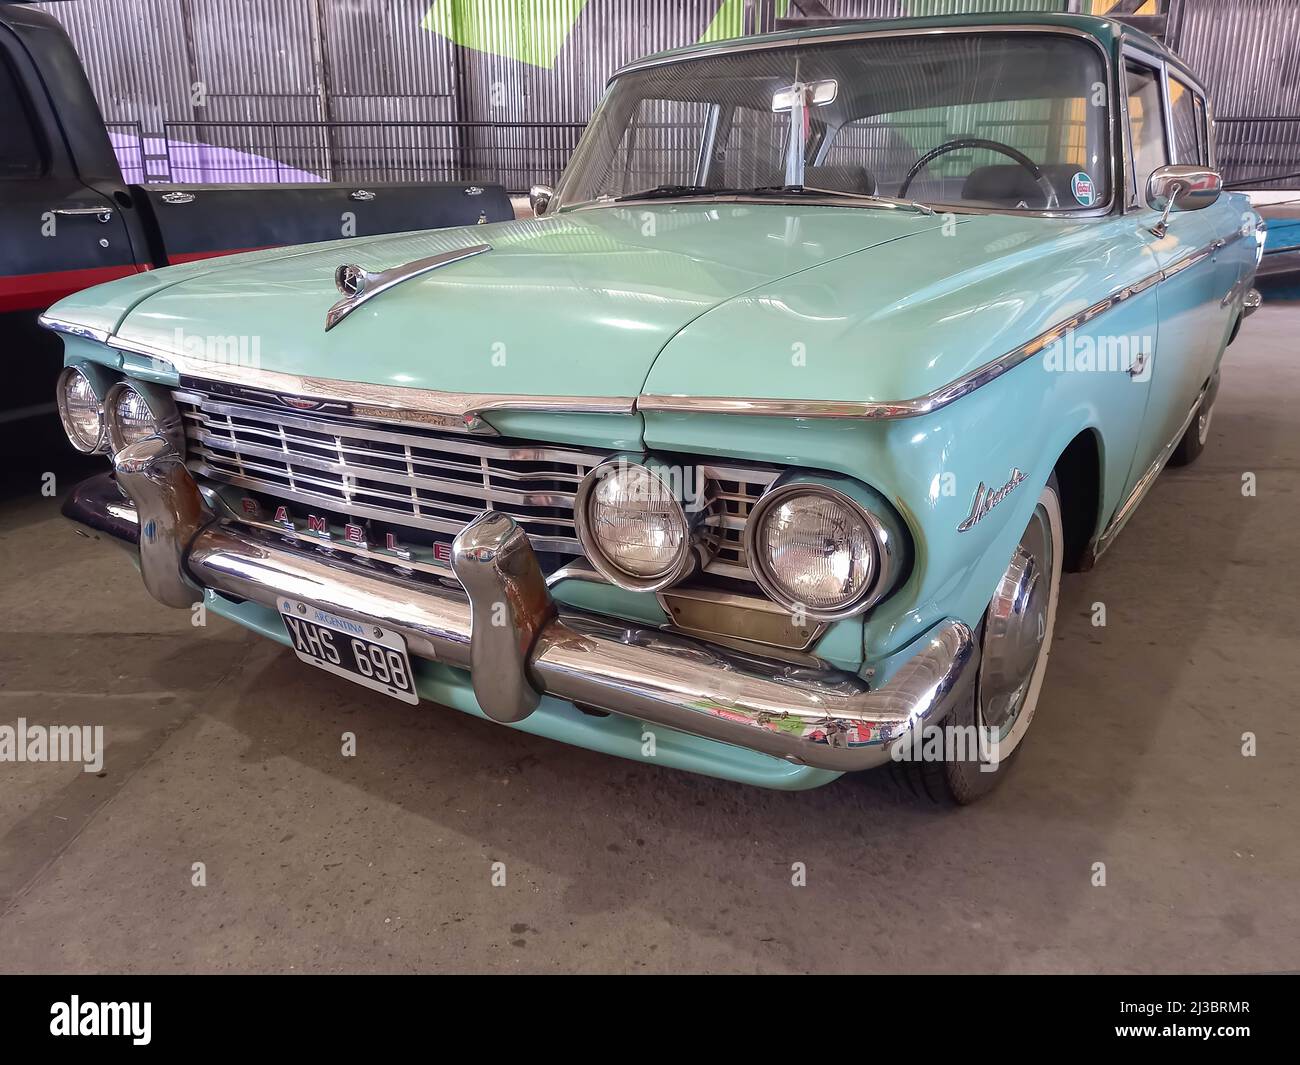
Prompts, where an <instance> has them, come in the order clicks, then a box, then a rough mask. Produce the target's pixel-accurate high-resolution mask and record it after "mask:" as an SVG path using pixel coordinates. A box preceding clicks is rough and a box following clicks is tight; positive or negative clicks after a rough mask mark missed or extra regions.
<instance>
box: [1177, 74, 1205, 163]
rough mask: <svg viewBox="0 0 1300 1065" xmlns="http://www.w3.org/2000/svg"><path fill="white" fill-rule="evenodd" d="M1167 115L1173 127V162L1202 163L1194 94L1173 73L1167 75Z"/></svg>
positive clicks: (1203, 160) (1202, 153)
mask: <svg viewBox="0 0 1300 1065" xmlns="http://www.w3.org/2000/svg"><path fill="white" fill-rule="evenodd" d="M1169 117H1170V118H1171V119H1172V120H1173V127H1174V162H1175V163H1204V162H1205V159H1204V158H1203V155H1204V152H1203V150H1202V147H1201V139H1200V137H1199V135H1198V134H1199V130H1200V126H1201V123H1200V121H1199V119H1198V118H1197V114H1196V94H1195V93H1194V92H1193V91H1192V90H1191V88H1190V87H1188V86H1187V85H1184V84H1183V83H1182V82H1181V81H1179V80H1178V79H1177V78H1176V77H1174V75H1173V74H1170V75H1169Z"/></svg>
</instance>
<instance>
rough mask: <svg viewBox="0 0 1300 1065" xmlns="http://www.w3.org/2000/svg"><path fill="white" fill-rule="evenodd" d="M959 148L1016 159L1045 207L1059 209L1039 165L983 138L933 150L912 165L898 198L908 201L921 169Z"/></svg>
mask: <svg viewBox="0 0 1300 1065" xmlns="http://www.w3.org/2000/svg"><path fill="white" fill-rule="evenodd" d="M959 148H987V149H988V150H989V151H991V152H998V153H1000V154H1002V155H1005V156H1007V157H1008V158H1009V159H1014V160H1015V161H1016V162H1017V163H1019V164H1020V165H1021V166H1023V167H1024V168H1025V169H1026V170H1028V171H1029V174H1030V176H1031V177H1032V178H1033V179H1034V180H1035V181H1036V182H1037V183H1038V187H1039V188H1040V189H1042V191H1043V206H1044V207H1046V208H1052V207H1059V206H1060V203H1059V201H1058V200H1057V198H1056V189H1055V188H1054V187H1053V186H1052V183H1051V182H1050V181H1048V180H1047V176H1046V175H1045V174H1044V173H1043V171H1042V170H1041V169H1040V168H1039V166H1038V164H1037V163H1035V162H1034V161H1033V160H1032V159H1030V158H1029V156H1027V155H1026V154H1025V153H1024V152H1021V151H1017V150H1016V149H1015V148H1012V147H1011V145H1009V144H1003V143H1002V142H1001V141H990V140H985V139H984V138H983V137H954V138H953V139H952V140H950V141H945V142H944V143H943V144H941V145H939V147H937V148H931V149H930V150H929V151H928V152H926V153H925V154H924V155H923V156H921V158H919V159H918V160H917V161H916V162H915V163H913V164H912V169H911V170H909V171H908V172H907V177H905V178H903V183H902V184H901V185H900V186H899V187H898V198H899V199H900V200H905V199H907V190H908V189H909V188H910V187H911V185H912V179H913V178H915V177H916V175H917V174H919V173H920V172H921V168H922V167H924V166H925V165H926V164H928V163H930V162H931V161H932V160H934V159H937V158H939V156H941V155H945V154H947V153H948V152H955V151H957V150H958V149H959Z"/></svg>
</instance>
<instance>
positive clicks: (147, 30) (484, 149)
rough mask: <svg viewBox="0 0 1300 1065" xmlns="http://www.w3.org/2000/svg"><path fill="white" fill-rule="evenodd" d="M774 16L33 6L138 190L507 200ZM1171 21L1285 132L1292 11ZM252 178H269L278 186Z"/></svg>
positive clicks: (1243, 146) (1266, 9)
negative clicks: (312, 178) (674, 78)
mask: <svg viewBox="0 0 1300 1065" xmlns="http://www.w3.org/2000/svg"><path fill="white" fill-rule="evenodd" d="M790 4H791V0H72V2H65V3H57V4H46V5H42V6H43V7H44V9H45V10H46V11H48V12H50V13H51V14H53V15H54V16H55V17H56V18H58V19H59V20H60V21H61V22H62V23H63V24H64V26H66V27H67V29H68V32H69V34H70V35H71V36H72V39H73V40H74V41H75V42H76V45H77V48H78V50H79V51H80V53H81V56H82V59H83V61H84V63H85V65H86V68H87V70H88V71H89V73H90V78H91V83H92V85H93V86H94V88H95V92H96V95H97V96H98V98H99V101H100V106H101V108H102V109H103V111H104V115H105V119H106V120H107V121H108V122H109V123H110V124H112V123H130V124H133V125H134V126H135V127H136V128H138V130H139V131H140V132H142V133H143V134H144V135H146V136H152V137H156V138H157V140H152V139H151V140H149V141H146V142H144V143H145V146H146V147H141V146H139V145H137V147H136V148H135V151H136V153H137V154H140V153H142V152H143V153H146V154H153V155H158V156H161V157H162V158H160V159H155V160H149V161H145V162H146V169H149V170H150V171H151V172H152V176H155V177H165V176H167V167H168V161H167V158H166V157H167V155H168V152H167V151H165V150H163V148H164V146H165V143H166V139H167V138H170V139H171V140H172V141H173V142H185V141H198V142H202V143H210V144H217V145H222V146H224V147H228V148H232V149H237V150H240V151H243V152H247V153H249V154H250V155H252V156H254V157H257V156H266V157H268V158H272V159H276V160H279V161H281V162H283V163H284V164H286V165H287V166H289V167H296V168H301V169H302V170H306V171H309V172H312V173H316V174H320V175H321V176H323V177H327V178H335V179H339V180H344V179H358V180H364V179H377V178H384V177H389V178H396V179H402V178H410V179H417V178H420V177H425V178H428V177H449V178H450V177H455V178H457V179H459V178H462V177H476V176H477V177H481V178H482V179H487V180H503V181H505V182H506V183H507V184H509V185H510V186H511V187H512V188H515V189H520V188H526V187H527V185H528V184H530V183H531V182H532V181H535V180H550V179H553V178H554V177H555V175H556V174H557V173H558V171H559V169H560V168H561V167H562V165H563V163H564V160H565V158H566V157H567V154H568V152H569V150H570V149H571V148H572V146H573V144H574V142H575V141H576V137H577V134H578V131H579V128H580V126H581V124H582V123H584V122H585V121H586V119H587V118H588V116H589V115H590V113H591V111H592V109H593V107H594V106H595V104H596V102H597V100H598V99H599V97H600V93H601V91H602V88H603V85H604V82H605V80H606V79H607V77H608V76H609V74H610V73H611V72H612V71H613V70H615V69H616V68H617V67H618V66H620V65H622V64H623V63H625V62H628V61H629V60H632V59H634V58H636V57H638V56H641V55H644V54H646V53H649V52H653V51H657V50H659V49H663V48H669V47H674V46H677V45H682V44H690V43H693V42H696V41H699V40H702V39H711V38H719V37H726V36H734V35H735V34H738V33H741V32H744V31H745V30H751V31H752V30H755V29H762V28H766V27H769V26H770V25H771V24H772V23H773V21H774V20H775V18H777V17H778V16H786V15H788V14H798V9H797V8H796V9H795V10H793V11H792V10H791V7H790ZM822 6H823V7H824V8H825V9H826V10H827V11H829V12H830V14H831V15H832V16H834V17H837V18H882V17H895V16H903V15H909V14H910V15H918V14H943V13H952V12H958V11H972V10H979V11H990V10H996V11H1009V10H1025V9H1033V10H1057V11H1059V10H1064V9H1065V8H1066V7H1067V6H1068V4H1067V2H1066V0H822ZM1074 6H1075V7H1076V8H1079V9H1088V8H1091V7H1092V6H1096V5H1093V4H1091V3H1090V2H1087V0H1084V2H1083V3H1078V4H1075V5H1074ZM1168 10H1169V26H1170V33H1169V39H1170V41H1171V43H1172V44H1174V46H1175V47H1176V48H1177V49H1178V50H1179V51H1180V52H1181V53H1182V54H1183V55H1184V56H1185V57H1186V58H1187V60H1188V61H1189V62H1190V63H1191V64H1192V66H1193V68H1194V69H1196V70H1198V71H1199V72H1200V73H1201V75H1202V76H1203V78H1204V79H1205V80H1206V81H1207V83H1208V85H1209V87H1210V88H1211V89H1212V91H1213V92H1214V95H1215V98H1216V101H1217V110H1218V114H1219V115H1220V116H1229V117H1248V116H1256V115H1261V114H1263V115H1270V116H1272V115H1292V116H1300V73H1298V72H1300V0H1239V2H1237V3H1227V2H1224V0H1170V5H1169V8H1168ZM196 83H198V84H199V85H200V86H201V89H202V95H201V96H199V97H198V98H197V100H196V98H195V97H194V94H193V91H192V89H193V86H194V85H195V84H196ZM395 123H396V124H397V125H394V124H395ZM454 123H461V125H453V124H454ZM506 123H513V124H514V125H503V124H506ZM250 124H252V125H250ZM286 124H288V125H286ZM538 124H542V125H538ZM1220 132H1221V152H1220V156H1221V161H1223V162H1225V163H1226V164H1228V169H1229V171H1230V176H1241V175H1242V172H1243V168H1249V167H1250V166H1255V165H1267V166H1268V167H1269V168H1275V166H1276V165H1278V164H1279V163H1285V162H1286V161H1287V160H1293V161H1294V159H1295V154H1296V152H1297V150H1300V120H1292V121H1289V122H1276V123H1269V124H1265V125H1259V124H1244V123H1238V124H1232V123H1227V124H1225V125H1224V127H1223V128H1222V129H1221V131H1220ZM151 145H152V146H154V147H148V146H151ZM1297 166H1298V167H1300V163H1298V164H1297ZM266 176H267V178H268V179H274V178H275V177H276V174H275V171H274V170H273V169H272V170H270V171H268V172H267V174H266Z"/></svg>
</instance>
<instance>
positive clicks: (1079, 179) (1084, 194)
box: [1070, 170, 1097, 207]
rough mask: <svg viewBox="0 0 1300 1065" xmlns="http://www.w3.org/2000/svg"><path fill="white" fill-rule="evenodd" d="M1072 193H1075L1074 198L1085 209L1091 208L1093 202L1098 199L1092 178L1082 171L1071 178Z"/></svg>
mask: <svg viewBox="0 0 1300 1065" xmlns="http://www.w3.org/2000/svg"><path fill="white" fill-rule="evenodd" d="M1070 191H1071V192H1073V193H1074V198H1075V199H1076V200H1078V201H1079V203H1080V204H1082V205H1083V206H1084V207H1091V206H1092V204H1093V201H1094V200H1096V198H1097V188H1096V186H1095V185H1093V183H1092V178H1090V177H1089V176H1088V175H1087V174H1085V173H1084V172H1083V171H1082V170H1080V171H1079V172H1078V173H1077V174H1075V175H1074V177H1072V178H1070Z"/></svg>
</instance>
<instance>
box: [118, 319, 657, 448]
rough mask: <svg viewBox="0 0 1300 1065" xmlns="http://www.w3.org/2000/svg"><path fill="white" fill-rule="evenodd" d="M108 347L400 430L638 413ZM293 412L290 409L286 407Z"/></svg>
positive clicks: (577, 401) (488, 431) (609, 401)
mask: <svg viewBox="0 0 1300 1065" xmlns="http://www.w3.org/2000/svg"><path fill="white" fill-rule="evenodd" d="M108 345H109V346H110V347H113V348H116V349H117V350H119V351H129V352H131V353H132V354H135V355H143V356H145V357H147V358H150V359H156V360H158V361H159V362H163V363H166V364H167V365H168V366H170V367H171V368H172V369H173V370H174V371H175V372H176V373H177V374H178V375H180V376H184V377H190V378H194V379H196V380H197V381H199V382H212V381H215V382H220V383H224V384H231V385H238V386H240V387H243V388H248V389H253V390H261V391H264V392H266V393H268V395H269V396H272V397H284V396H291V397H296V398H302V399H307V400H315V401H321V402H336V403H346V404H349V405H350V407H351V416H352V417H354V418H360V419H365V420H375V421H386V422H392V423H394V424H397V425H408V426H413V427H422V428H435V429H452V430H456V431H458V432H465V433H481V434H485V435H495V434H496V430H495V429H493V428H492V426H490V425H488V424H487V423H486V422H485V421H483V419H482V415H483V414H484V413H486V412H488V411H538V412H543V413H548V414H631V413H633V411H634V410H635V409H636V400H635V398H634V397H632V396H531V395H519V394H515V393H504V392H441V391H437V390H435V389H430V388H408V387H405V386H398V385H382V384H373V383H370V382H367V381H341V380H337V379H333V378H325V377H306V376H302V375H300V374H292V373H282V372H280V371H278V370H262V369H257V368H254V367H250V366H235V365H228V364H226V363H221V362H216V361H213V360H210V359H197V358H193V357H191V356H188V355H182V354H179V353H178V352H174V351H164V350H163V349H161V348H154V347H150V346H149V345H146V344H140V343H137V342H135V341H129V340H123V339H122V338H121V337H109V338H108ZM287 410H288V411H289V412H292V408H287Z"/></svg>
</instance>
